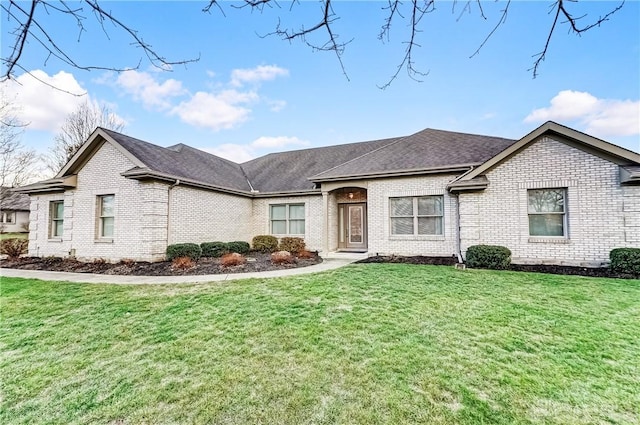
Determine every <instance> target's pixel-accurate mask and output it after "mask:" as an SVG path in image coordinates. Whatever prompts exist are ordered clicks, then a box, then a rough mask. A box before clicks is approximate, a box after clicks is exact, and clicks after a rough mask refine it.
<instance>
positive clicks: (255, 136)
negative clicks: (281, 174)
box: [0, 0, 640, 162]
mask: <svg viewBox="0 0 640 425" xmlns="http://www.w3.org/2000/svg"><path fill="white" fill-rule="evenodd" d="M2 2H3V3H5V4H6V1H4V0H2ZM22 4H23V5H24V6H28V5H29V4H28V3H26V2H23V3H22ZM72 4H73V5H80V3H72ZM101 4H102V5H103V7H105V8H107V9H108V10H110V11H111V13H112V14H113V16H117V17H118V18H119V19H120V20H121V21H122V22H124V23H126V24H127V25H129V26H130V27H132V28H134V29H135V30H137V31H138V34H139V35H141V36H142V37H143V39H144V40H145V41H146V42H147V43H149V44H151V45H152V46H153V48H154V50H155V51H157V52H158V53H159V54H160V55H162V56H164V57H166V58H167V59H168V60H170V61H181V60H189V59H194V58H197V59H198V60H197V61H196V62H191V63H188V64H185V65H175V66H172V67H171V68H170V69H165V70H163V69H159V68H157V67H154V66H153V65H152V64H151V63H150V62H149V61H148V60H147V59H146V57H145V56H144V53H143V52H142V51H141V50H140V49H138V48H136V47H135V46H133V45H132V44H131V40H130V39H129V38H127V35H126V34H125V33H123V32H122V31H119V30H117V29H116V28H115V27H113V26H112V25H109V24H106V25H104V27H101V26H100V25H99V24H98V23H97V22H96V20H95V19H94V17H93V15H92V14H91V13H90V12H89V11H88V10H87V6H86V5H85V6H84V11H82V12H81V14H82V15H83V16H85V17H86V19H85V20H83V25H84V27H85V31H83V32H82V33H81V34H80V31H79V27H78V25H77V22H75V21H74V20H73V19H72V18H71V17H69V16H63V15H61V14H60V13H58V12H56V11H55V10H49V11H48V13H47V11H46V10H38V11H37V13H38V15H36V16H37V17H38V19H39V23H40V25H41V26H42V27H43V28H45V29H46V30H47V32H48V33H49V35H50V36H52V38H53V39H54V40H55V41H56V43H57V44H58V45H59V46H60V47H61V48H62V49H63V50H64V51H65V53H66V54H67V55H68V56H70V57H72V58H73V59H74V60H75V62H77V63H78V64H80V65H97V66H102V67H106V68H132V67H136V66H137V69H132V70H128V71H125V72H120V73H117V72H112V71H107V70H91V71H85V70H80V69H77V68H73V67H71V66H69V65H68V64H65V63H63V62H61V61H59V60H57V59H55V58H52V57H48V56H47V53H46V51H44V50H43V49H42V48H41V47H40V46H39V45H38V42H37V41H36V40H35V39H33V38H32V39H29V40H28V42H27V44H26V48H25V50H24V53H23V55H22V57H21V58H20V62H19V64H20V66H21V68H22V69H16V71H15V73H14V75H13V79H12V80H8V81H3V82H1V83H0V86H1V88H2V90H3V91H4V92H5V93H6V94H7V95H8V97H9V99H10V101H11V102H13V103H14V105H15V106H16V107H18V108H19V111H20V118H21V119H22V120H23V122H27V123H28V124H29V125H28V126H27V128H26V129H25V131H24V133H23V134H22V141H23V143H24V144H25V145H26V146H28V147H31V148H34V149H36V150H38V151H39V152H42V153H46V152H47V151H48V149H49V148H50V147H51V146H52V145H53V140H54V137H55V135H56V133H58V131H59V130H60V126H61V125H62V123H63V122H64V119H65V117H66V116H67V115H68V114H69V113H71V112H73V110H74V109H75V108H76V107H77V106H78V104H79V103H82V102H86V101H88V102H92V103H95V104H96V105H106V106H107V107H108V108H109V109H110V110H111V111H112V112H113V113H114V114H115V118H116V119H118V120H120V121H121V122H123V123H124V125H125V128H124V130H123V132H124V133H126V134H128V135H130V136H133V137H136V138H139V139H142V140H146V141H149V142H152V143H155V144H158V145H160V146H169V145H173V144H176V143H185V144H188V145H190V146H193V147H196V148H199V149H203V150H206V151H207V152H210V153H213V154H216V155H219V156H222V157H225V158H228V159H231V160H233V161H236V162H244V161H247V160H249V159H251V158H255V157H257V156H261V155H264V154H266V153H269V152H274V151H283V150H292V149H300V148H308V147H317V146H325V145H334V144H341V143H350V142H359V141H366V140H375V139H382V138H387V137H397V136H402V135H409V134H412V133H414V132H416V131H419V130H422V129H424V128H435V129H442V130H450V131H457V132H467V133H474V134H485V135H492V136H502V137H508V138H513V139H519V138H521V137H523V136H524V135H526V134H527V133H529V132H530V131H532V130H534V129H535V128H536V127H538V126H539V125H541V124H543V123H544V122H545V121H547V120H553V121H556V122H559V123H561V124H564V125H567V126H569V127H572V128H575V129H577V130H579V131H582V132H586V133H588V134H591V135H593V136H596V137H599V138H602V139H604V140H606V141H609V142H611V143H615V144H617V145H619V146H622V147H625V148H627V149H630V150H633V151H636V152H640V2H638V1H633V0H632V1H627V2H626V3H625V4H624V6H623V8H622V9H621V10H620V11H619V12H617V13H616V14H614V15H613V16H611V17H610V19H609V20H608V21H607V22H604V23H603V24H602V25H601V26H600V27H597V28H594V29H592V30H590V31H588V32H586V33H583V34H582V35H581V36H577V35H575V34H571V33H570V32H569V31H568V27H567V25H566V24H562V25H560V26H559V27H558V28H557V30H556V32H555V33H554V34H553V37H552V39H551V43H550V47H549V50H548V52H547V55H546V60H545V61H544V62H542V63H541V65H540V68H539V70H538V75H537V76H536V78H533V75H532V71H531V70H530V69H531V67H532V66H533V62H534V60H535V55H536V54H537V53H539V52H540V51H541V50H542V48H543V47H544V44H545V41H546V39H547V36H548V33H549V29H550V27H551V24H552V20H553V15H550V14H549V10H550V5H552V2H550V1H514V2H513V3H512V4H511V6H510V9H509V13H508V15H507V18H506V21H505V22H504V24H503V25H501V26H500V27H499V28H498V30H497V31H496V32H495V33H494V34H493V36H492V37H491V38H490V39H489V40H488V41H487V43H486V44H485V45H484V46H483V47H482V49H481V50H480V52H479V53H478V54H476V55H474V56H473V57H471V56H472V55H473V53H474V52H475V51H476V49H478V47H479V46H480V45H481V44H482V42H483V40H484V39H485V37H486V36H487V35H488V34H489V33H490V32H491V30H492V29H493V27H494V26H495V25H496V23H497V22H498V21H499V19H500V16H501V10H502V9H503V8H504V6H505V3H504V2H493V1H492V2H489V1H486V2H485V1H481V2H480V4H481V5H482V8H483V13H484V15H485V17H486V19H484V18H483V17H482V16H481V14H480V12H479V6H478V3H476V2H469V3H466V2H464V1H458V2H455V3H454V2H446V1H442V2H436V8H435V10H434V11H433V12H431V13H429V14H427V15H426V16H425V17H424V18H423V21H422V22H421V32H419V33H418V34H417V40H416V42H417V43H418V44H419V47H416V48H415V50H414V53H413V55H414V57H413V59H414V62H415V67H416V68H417V69H418V70H421V71H423V72H425V73H427V75H425V76H422V77H420V80H421V82H418V81H415V80H414V79H412V78H410V77H409V76H408V75H407V72H406V71H404V70H401V71H400V73H399V74H398V77H397V78H396V79H395V80H394V81H393V82H392V83H391V85H390V86H389V87H387V88H386V89H381V88H380V86H383V85H384V84H385V83H387V82H388V81H389V79H390V77H391V76H392V75H393V74H394V73H395V71H396V69H397V67H398V65H399V64H400V63H401V61H402V59H403V56H404V49H405V47H406V41H407V39H408V37H409V32H408V31H409V26H408V23H409V21H408V19H407V18H408V17H409V15H408V14H407V13H405V14H404V17H405V19H402V18H399V19H398V20H397V21H395V22H394V23H393V25H392V27H391V31H390V33H389V38H388V39H386V38H385V39H383V40H382V41H381V40H380V39H379V38H378V34H379V33H380V28H381V26H382V25H383V24H384V20H385V16H386V14H387V13H388V11H386V10H385V9H384V7H385V5H386V4H387V3H385V2H382V1H357V2H347V1H335V2H334V12H335V14H336V17H337V19H336V20H335V21H334V22H333V30H334V32H335V33H336V34H337V35H338V37H339V39H338V40H339V41H342V42H348V43H347V45H346V48H345V51H344V54H343V56H342V60H343V65H344V69H345V71H346V76H345V73H343V70H342V67H341V64H340V62H338V60H337V59H336V55H335V54H334V53H333V52H322V51H316V50H314V49H312V48H310V47H309V46H308V45H307V44H305V43H303V42H301V41H295V40H294V41H292V42H288V41H283V40H281V39H280V38H278V37H277V36H273V35H268V34H269V33H271V32H273V30H274V29H275V27H276V26H277V25H278V23H279V22H280V25H281V27H282V28H289V29H296V28H299V27H300V26H301V25H304V26H305V27H307V28H308V27H311V26H313V25H314V24H315V23H317V22H318V21H319V19H320V17H321V13H322V9H321V4H320V3H319V2H317V1H302V2H300V3H299V4H294V5H293V6H292V7H290V6H291V4H290V3H286V2H280V7H275V6H274V7H267V8H266V9H265V10H264V11H263V12H262V13H260V12H257V11H253V12H252V11H250V10H249V9H248V8H244V9H236V8H233V7H232V6H233V3H231V2H223V3H221V5H222V7H223V10H224V14H222V13H221V12H220V11H219V10H217V9H212V10H211V11H210V13H205V12H203V11H202V8H203V6H204V5H205V4H206V3H205V2H200V1H181V2H172V1H160V2H153V1H102V2H101ZM617 5H618V3H616V2H612V1H605V2H594V1H585V0H582V1H580V2H578V3H570V4H568V7H569V8H570V10H571V11H573V14H574V16H582V15H586V16H585V17H584V18H582V19H580V20H579V21H578V22H579V23H584V24H585V25H586V24H588V23H589V22H590V21H593V20H595V19H597V18H598V17H599V16H602V15H604V14H606V12H607V11H608V10H610V9H612V8H614V7H615V6H617ZM1 17H2V29H1V32H2V37H1V41H0V43H1V44H0V46H1V49H2V57H3V58H4V57H6V56H7V55H8V54H9V53H10V49H11V47H12V43H13V42H14V38H13V37H12V36H11V34H10V32H11V31H12V30H13V29H14V28H15V25H14V26H13V27H12V26H11V24H10V23H9V24H8V23H7V16H6V13H5V11H3V12H2V16H1ZM324 40H325V34H324V33H323V32H322V31H320V32H318V33H316V34H314V35H312V36H310V37H309V38H308V39H307V41H309V42H311V43H320V44H321V43H322V42H323V41H324ZM2 71H3V72H5V71H6V69H5V68H4V65H3V68H2ZM34 77H37V79H36V78H34ZM38 79H39V80H42V81H46V82H47V83H49V84H51V85H53V86H55V87H58V88H61V89H63V90H66V91H67V92H70V93H74V94H83V95H82V96H74V95H71V94H69V93H65V92H63V91H60V90H54V89H52V88H50V87H48V86H47V85H45V84H43V83H42V82H40V81H38Z"/></svg>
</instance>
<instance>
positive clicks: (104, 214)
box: [98, 195, 115, 238]
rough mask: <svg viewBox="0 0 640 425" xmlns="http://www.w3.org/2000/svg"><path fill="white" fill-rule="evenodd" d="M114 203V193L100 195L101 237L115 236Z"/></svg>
mask: <svg viewBox="0 0 640 425" xmlns="http://www.w3.org/2000/svg"><path fill="white" fill-rule="evenodd" d="M114 203H115V196H114V195H102V196H98V213H99V214H98V237H100V238H113V222H114V218H115V208H114Z"/></svg>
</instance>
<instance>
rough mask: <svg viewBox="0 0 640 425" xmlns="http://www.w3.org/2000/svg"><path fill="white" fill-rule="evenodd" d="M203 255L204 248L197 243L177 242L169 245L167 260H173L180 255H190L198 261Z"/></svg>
mask: <svg viewBox="0 0 640 425" xmlns="http://www.w3.org/2000/svg"><path fill="white" fill-rule="evenodd" d="M201 256H202V248H200V245H198V244H195V243H176V244H173V245H169V246H167V260H169V261H173V259H174V258H178V257H189V258H191V259H192V260H194V261H197V260H198V259H199V258H200V257H201Z"/></svg>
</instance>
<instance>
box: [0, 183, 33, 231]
mask: <svg viewBox="0 0 640 425" xmlns="http://www.w3.org/2000/svg"><path fill="white" fill-rule="evenodd" d="M30 204H31V201H30V200H29V195H25V194H23V193H16V192H14V191H13V190H12V188H10V187H4V186H2V187H0V233H26V232H28V231H29V208H30Z"/></svg>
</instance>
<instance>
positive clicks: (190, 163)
mask: <svg viewBox="0 0 640 425" xmlns="http://www.w3.org/2000/svg"><path fill="white" fill-rule="evenodd" d="M103 130H104V131H105V132H106V133H107V134H108V135H109V136H111V137H112V138H113V139H114V140H115V141H116V142H118V143H119V144H120V145H121V146H122V147H123V148H125V149H126V150H127V151H129V152H130V153H131V154H132V155H133V156H135V157H136V158H138V159H139V160H140V161H141V162H142V163H144V164H145V165H146V166H147V168H149V169H151V170H153V171H158V172H160V173H166V174H171V175H173V176H177V177H183V178H187V179H192V180H196V181H200V182H203V183H208V184H211V185H215V186H221V187H226V188H230V189H237V190H245V191H249V190H250V187H249V184H248V183H247V178H246V177H245V175H244V173H243V171H242V168H241V167H240V165H239V164H236V163H235V162H232V161H229V160H226V159H223V158H220V157H217V156H215V155H212V154H210V153H207V152H204V151H201V150H199V149H195V148H192V147H190V146H187V145H184V144H182V143H180V144H177V145H174V146H170V147H168V148H163V147H160V146H157V145H154V144H151V143H148V142H145V141H142V140H139V139H135V138H133V137H129V136H126V135H124V134H120V133H117V132H115V131H112V130H107V129H104V128H103Z"/></svg>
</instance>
